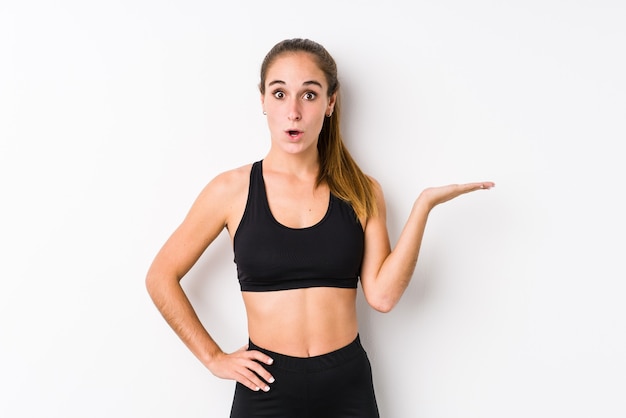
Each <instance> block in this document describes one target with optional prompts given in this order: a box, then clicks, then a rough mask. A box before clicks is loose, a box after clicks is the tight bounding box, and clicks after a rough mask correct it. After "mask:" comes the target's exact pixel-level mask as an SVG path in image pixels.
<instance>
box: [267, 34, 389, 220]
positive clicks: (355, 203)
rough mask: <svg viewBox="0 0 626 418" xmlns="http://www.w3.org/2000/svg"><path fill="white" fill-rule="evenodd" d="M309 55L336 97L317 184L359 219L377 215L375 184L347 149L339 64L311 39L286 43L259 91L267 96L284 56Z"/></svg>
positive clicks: (322, 140)
mask: <svg viewBox="0 0 626 418" xmlns="http://www.w3.org/2000/svg"><path fill="white" fill-rule="evenodd" d="M293 52H306V53H309V54H311V55H312V56H313V57H315V60H316V62H317V65H318V67H319V68H320V70H322V72H324V75H325V77H326V81H327V82H328V91H327V95H328V97H330V96H332V95H333V94H335V93H337V100H336V102H335V106H334V111H333V113H332V115H331V116H330V117H326V118H324V124H323V126H322V130H321V131H320V134H319V138H318V142H317V150H318V153H319V158H320V172H319V175H318V178H317V184H318V185H319V184H322V183H324V182H325V183H326V184H328V187H329V188H330V191H331V193H333V194H334V195H335V196H337V197H338V198H340V199H342V200H345V201H346V202H348V203H350V205H352V208H353V209H354V212H355V213H356V215H357V216H358V217H359V218H369V217H371V216H374V215H376V213H377V206H376V196H375V195H374V185H373V183H372V180H371V179H370V178H369V177H367V176H366V175H365V173H363V171H362V170H361V169H360V168H359V166H358V164H357V163H356V162H355V161H354V159H353V158H352V156H351V155H350V153H349V152H348V149H347V148H346V146H345V144H344V142H343V137H342V135H341V125H340V116H341V106H340V95H339V79H338V77H337V64H336V63H335V60H334V59H333V57H332V56H331V55H330V54H329V53H328V51H327V50H326V49H325V48H324V47H323V46H322V45H320V44H318V43H317V42H314V41H311V40H309V39H301V38H294V39H286V40H284V41H281V42H279V43H277V44H276V45H274V47H273V48H272V49H271V50H270V51H269V52H268V53H267V55H266V56H265V59H263V63H262V64H261V82H260V83H259V90H260V91H261V94H265V80H266V76H267V70H268V69H269V67H270V66H271V64H272V63H273V62H274V61H275V60H276V58H278V57H279V56H280V55H282V54H284V53H293Z"/></svg>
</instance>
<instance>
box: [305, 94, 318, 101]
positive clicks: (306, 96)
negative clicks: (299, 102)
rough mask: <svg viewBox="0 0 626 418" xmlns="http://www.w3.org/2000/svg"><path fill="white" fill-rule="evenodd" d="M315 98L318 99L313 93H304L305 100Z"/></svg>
mask: <svg viewBox="0 0 626 418" xmlns="http://www.w3.org/2000/svg"><path fill="white" fill-rule="evenodd" d="M315 97H317V95H316V94H315V93H313V92H308V93H304V99H305V100H313V99H315Z"/></svg>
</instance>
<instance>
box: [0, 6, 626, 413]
mask: <svg viewBox="0 0 626 418" xmlns="http://www.w3.org/2000/svg"><path fill="white" fill-rule="evenodd" d="M625 12H626V6H624V3H623V2H620V1H618V0H615V1H611V0H596V1H593V2H592V1H583V0H575V1H565V0H560V1H559V0H543V1H533V0H531V1H524V2H521V1H517V2H498V1H489V0H480V1H474V2H465V1H458V0H457V1H454V0H443V1H438V2H426V1H417V2H409V1H384V2H382V1H381V2H370V1H356V0H355V1H347V0H346V1H327V0H322V1H316V2H291V1H272V0H267V1H254V0H245V1H237V2H222V4H219V5H215V4H214V2H207V1H198V0H188V1H177V2H165V1H157V2H154V1H140V0H130V1H129V0H124V1H121V0H116V1H107V2H104V1H102V2H80V1H70V0H62V1H59V2H45V1H17V0H15V1H11V0H8V1H6V0H5V1H3V2H2V3H0V141H1V142H0V185H1V187H0V190H1V195H0V196H1V197H0V199H1V202H2V204H1V205H0V214H1V215H0V245H1V247H0V250H1V252H0V254H1V256H0V257H1V258H0V262H1V267H0V274H1V280H0V416H2V417H11V418H16V417H37V418H39V417H58V418H85V417H90V418H91V417H94V418H96V417H104V418H110V417H116V418H123V417H124V418H125V417H128V418H136V417H150V418H157V417H174V416H175V417H185V418H192V417H225V416H227V414H228V411H229V408H230V402H231V396H232V389H233V384H232V382H228V381H222V380H219V379H217V378H215V377H213V376H212V375H211V374H210V373H209V372H208V371H207V370H205V369H204V368H203V367H202V366H201V364H200V363H199V362H198V361H197V360H196V359H195V358H194V357H193V356H192V355H191V354H190V353H189V352H188V351H187V350H186V348H185V347H184V346H183V344H182V343H181V342H180V341H179V340H178V339H177V338H176V337H175V335H174V333H173V332H172V331H171V330H170V329H169V328H168V327H167V325H166V323H165V322H164V321H163V320H162V319H161V318H160V316H159V314H158V312H157V310H156V309H155V308H154V306H153V305H152V303H151V301H150V300H149V298H148V295H147V293H146V291H145V288H144V277H145V273H146V271H147V268H148V266H149V263H150V262H151V260H152V257H153V256H154V255H155V254H156V251H157V250H158V249H159V247H160V246H161V244H162V243H163V242H164V240H165V239H166V238H167V236H168V235H169V234H170V233H171V232H172V231H173V229H174V228H175V227H176V226H177V225H178V223H179V222H180V221H181V220H182V218H183V216H184V215H185V213H186V212H187V209H188V208H189V206H190V205H191V203H192V201H193V200H194V199H195V197H196V195H197V193H198V192H199V191H200V189H201V188H202V187H203V186H204V184H205V183H206V182H207V181H209V180H210V179H211V178H212V177H213V176H215V175H216V174H217V173H219V172H221V171H223V170H225V169H228V168H232V167H235V166H238V165H241V164H245V163H248V162H252V161H254V160H257V159H260V158H262V157H263V156H264V155H265V152H266V151H267V149H268V145H269V139H268V134H267V128H266V126H265V121H264V118H263V116H262V114H261V108H260V105H259V101H258V91H257V88H256V85H257V82H258V69H259V65H260V62H261V60H262V58H263V56H264V55H265V53H266V52H267V50H268V49H269V48H270V47H271V46H272V45H273V44H274V43H275V42H277V41H279V40H281V39H284V38H288V37H310V38H312V39H314V40H317V41H319V42H321V43H322V44H324V45H325V46H326V47H327V48H328V49H329V50H330V52H331V53H332V54H333V55H334V56H335V58H336V60H337V62H338V64H339V68H340V73H341V75H342V82H343V88H344V105H345V112H344V114H345V126H344V130H345V134H346V136H347V138H348V140H347V142H348V145H349V147H350V149H351V150H352V152H353V154H354V155H355V156H356V157H357V158H358V160H359V161H360V163H361V165H362V167H363V168H364V169H365V170H366V171H367V172H369V173H370V174H372V175H373V176H375V177H376V178H377V179H378V180H379V181H380V182H381V183H382V185H383V187H384V189H385V192H386V197H387V200H388V206H389V228H390V232H391V235H392V239H393V240H394V241H395V239H396V238H397V236H398V235H399V232H400V229H401V228H402V225H403V223H404V220H405V219H406V216H407V215H408V212H409V210H410V207H411V204H412V202H413V199H414V198H415V197H416V196H417V195H418V194H419V192H420V191H421V190H422V189H423V188H424V187H427V186H430V185H438V184H446V183H449V182H466V181H478V180H493V181H495V182H496V183H497V186H496V188H495V189H494V190H491V191H489V192H480V193H474V194H471V195H468V196H463V197H462V198H459V199H458V200H455V201H453V202H450V203H448V204H446V205H445V206H441V207H439V208H437V209H436V211H435V212H433V214H432V217H431V219H430V221H429V225H428V227H427V231H426V236H425V241H424V245H423V250H422V253H421V255H420V261H419V264H418V268H417V271H416V274H415V276H414V279H413V283H412V284H411V287H410V288H409V289H408V291H407V292H406V294H405V296H404V298H403V299H402V300H401V302H400V304H399V305H398V307H397V308H396V309H395V310H394V311H393V312H391V313H390V314H387V315H383V314H378V313H374V312H373V311H372V310H370V309H368V308H367V307H366V306H365V305H364V303H363V300H362V299H359V314H360V317H361V323H362V329H361V334H362V338H363V340H364V343H365V345H366V348H367V350H368V352H369V354H370V357H371V360H372V362H373V368H374V376H375V380H376V389H377V393H378V399H379V403H380V409H381V413H382V415H383V416H384V417H385V418H404V417H420V418H421V417H425V418H437V417H445V418H456V417H459V418H470V417H481V418H502V417H507V418H513V417H524V418H525V417H529V416H532V417H550V418H552V417H565V416H567V417H591V416H594V417H603V418H609V417H623V416H625V415H626V400H625V399H626V398H624V396H623V395H624V393H625V392H626V377H625V376H626V357H625V356H624V353H625V351H626V335H625V331H624V330H625V329H626V306H625V305H624V303H623V295H624V292H625V291H626V285H625V284H624V280H625V279H626V274H625V271H626V268H625V267H624V265H623V259H624V257H623V253H624V248H625V245H624V234H625V233H626V227H625V222H624V213H625V204H624V203H623V196H622V195H623V189H624V180H625V178H626V176H625V174H626V173H625V170H624V168H623V157H622V156H623V151H622V150H623V146H624V142H625V141H624V140H625V139H626V135H625V129H624V116H625V115H626V101H625V99H624V98H625V97H626V82H625V77H624V74H626V60H625V56H624V50H625V49H624V48H625V43H626V42H625V41H626V26H625V25H624V16H626V14H625ZM183 284H184V286H185V288H186V289H187V290H188V291H189V294H190V297H191V298H192V300H193V302H194V303H195V305H196V306H197V309H198V312H199V314H200V315H201V316H202V318H203V321H204V322H205V324H206V326H207V327H208V329H209V330H210V332H211V333H212V334H213V335H214V337H215V338H216V339H217V341H218V342H219V343H220V344H221V345H222V346H223V348H224V349H226V350H234V349H236V348H239V347H240V346H241V345H243V344H244V343H245V341H246V329H245V321H244V312H243V305H242V303H241V298H240V295H239V290H238V283H237V280H236V275H235V266H234V264H233V262H232V251H231V249H230V243H229V242H228V239H227V237H226V235H222V236H220V237H219V239H218V241H217V242H216V243H215V245H214V246H212V247H211V248H209V250H207V252H206V254H205V255H204V256H203V258H202V259H201V261H200V263H199V264H198V265H197V266H196V268H194V269H193V270H192V272H191V273H190V274H189V277H187V278H185V279H184V281H183Z"/></svg>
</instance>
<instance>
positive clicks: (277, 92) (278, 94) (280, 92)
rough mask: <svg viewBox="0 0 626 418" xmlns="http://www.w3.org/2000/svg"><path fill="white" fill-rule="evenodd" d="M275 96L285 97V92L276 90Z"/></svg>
mask: <svg viewBox="0 0 626 418" xmlns="http://www.w3.org/2000/svg"><path fill="white" fill-rule="evenodd" d="M274 97H276V98H277V99H282V98H283V97H285V93H283V92H282V91H276V92H274Z"/></svg>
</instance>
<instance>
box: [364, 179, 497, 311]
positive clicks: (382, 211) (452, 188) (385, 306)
mask: <svg viewBox="0 0 626 418" xmlns="http://www.w3.org/2000/svg"><path fill="white" fill-rule="evenodd" d="M493 186H494V183H492V182H481V183H467V184H451V185H448V186H441V187H431V188H428V189H425V190H424V191H423V192H422V193H421V194H420V195H419V197H418V198H417V199H416V200H415V202H414V204H413V208H412V210H411V213H410V215H409V218H408V220H407V222H406V224H405V226H404V228H403V230H402V233H401V234H400V238H399V239H398V242H397V244H396V247H395V248H394V249H393V251H392V250H391V245H390V243H389V234H388V232H387V219H386V208H385V199H384V196H383V192H382V189H381V188H380V185H379V184H378V183H376V182H375V188H376V200H377V204H378V215H377V216H375V217H372V218H371V219H368V220H367V224H366V227H365V255H364V259H363V266H362V268H361V284H362V286H363V292H364V294H365V298H366V300H367V301H368V303H369V304H370V305H371V306H372V307H373V308H374V309H376V310H378V311H380V312H389V311H390V310H391V309H393V307H394V306H395V305H396V304H397V303H398V301H399V300H400V297H401V296H402V294H403V293H404V291H405V290H406V288H407V286H408V285H409V282H410V281H411V277H412V276H413V272H414V271H415V266H416V264H417V259H418V255H419V251H420V247H421V244H422V238H423V236H424V230H425V229H426V221H427V220H428V215H429V214H430V211H431V210H432V209H433V208H434V207H435V206H437V205H439V204H441V203H444V202H447V201H448V200H452V199H454V198H456V197H458V196H460V195H462V194H466V193H469V192H473V191H476V190H487V189H490V188H492V187H493Z"/></svg>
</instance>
